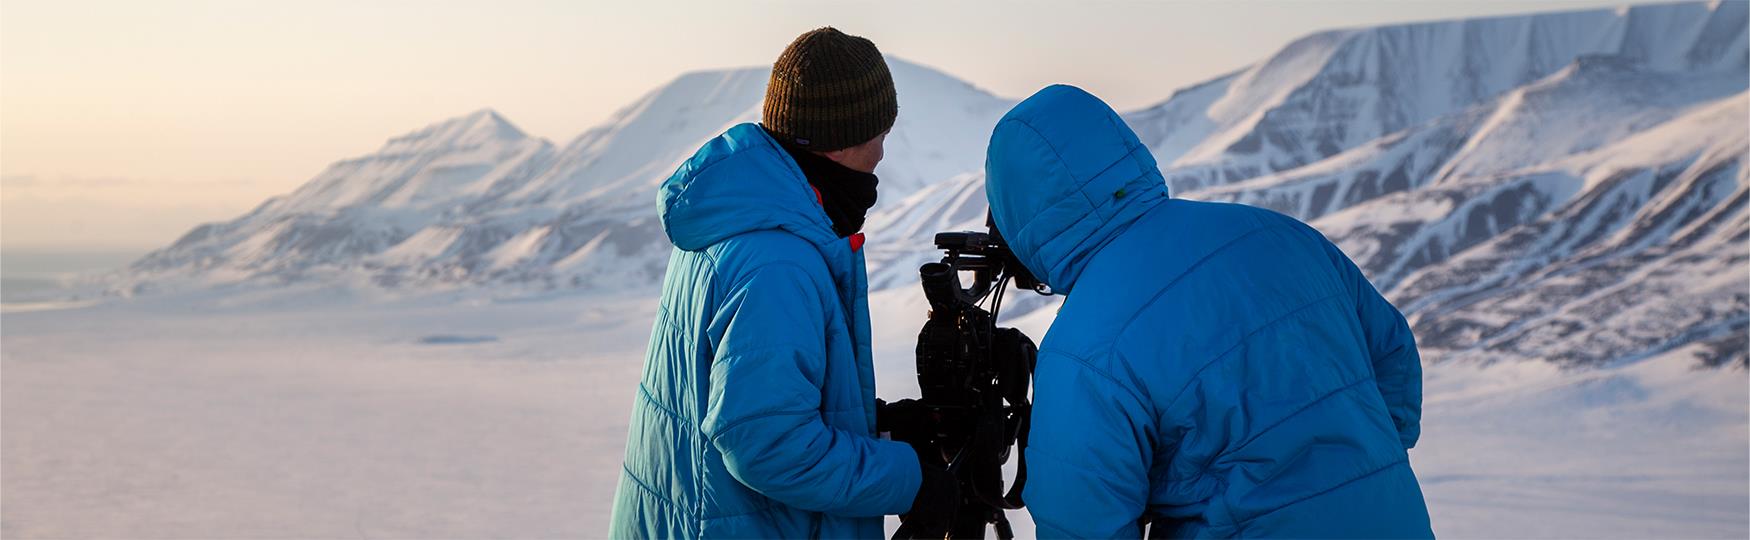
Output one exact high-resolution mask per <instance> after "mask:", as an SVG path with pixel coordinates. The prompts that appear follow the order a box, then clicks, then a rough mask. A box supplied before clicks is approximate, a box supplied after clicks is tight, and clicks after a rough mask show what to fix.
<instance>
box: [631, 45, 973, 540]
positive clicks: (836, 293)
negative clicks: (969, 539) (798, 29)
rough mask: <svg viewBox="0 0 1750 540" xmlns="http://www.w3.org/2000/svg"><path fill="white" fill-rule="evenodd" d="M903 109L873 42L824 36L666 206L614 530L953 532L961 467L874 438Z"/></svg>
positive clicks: (661, 202)
mask: <svg viewBox="0 0 1750 540" xmlns="http://www.w3.org/2000/svg"><path fill="white" fill-rule="evenodd" d="M897 114H898V101H897V97H896V94H895V90H894V86H893V79H892V75H891V74H890V73H889V72H888V69H887V64H886V62H885V60H883V58H882V57H881V53H880V51H879V50H877V49H876V48H875V45H874V44H873V43H871V42H869V40H866V39H863V38H860V37H855V36H849V35H846V34H844V33H841V32H839V31H838V30H834V29H832V28H821V29H818V30H814V31H811V32H808V33H805V34H803V35H802V36H800V37H798V38H797V39H796V40H795V41H794V42H793V43H791V44H790V46H789V47H788V48H786V49H785V51H784V53H783V54H782V55H781V56H780V57H779V59H778V61H777V62H776V63H775V64H774V65H773V68H772V75H771V81H770V83H769V85H768V87H767V93H766V100H765V103H764V111H763V114H762V118H761V123H760V124H751V123H749V124H741V125H737V126H734V127H731V128H729V130H728V131H726V132H724V133H723V134H722V135H720V136H718V137H716V138H714V139H712V140H711V141H709V142H707V143H705V145H704V147H703V148H700V149H699V151H698V152H697V153H696V154H695V155H694V156H693V157H692V158H691V159H689V160H687V161H686V162H685V163H684V164H682V165H681V166H680V168H679V169H678V170H676V171H675V172H674V174H673V175H672V176H671V177H670V178H669V179H668V180H667V181H665V182H663V183H662V186H661V188H660V189H659V193H658V211H659V216H660V219H661V221H662V226H663V230H664V231H666V233H667V234H668V238H669V240H670V241H671V242H672V243H673V244H674V246H675V249H674V252H673V255H672V256H671V257H670V258H669V263H668V270H667V275H666V276H665V278H664V281H663V292H662V300H661V307H660V309H659V310H658V311H657V315H656V317H657V320H656V322H655V325H654V328H653V329H652V331H651V337H650V344H649V348H648V350H647V352H646V356H645V359H644V375H643V378H642V380H641V381H640V384H639V388H638V393H637V397H636V398H635V401H636V402H635V403H634V405H633V410H632V419H631V425H630V428H629V433H628V435H627V441H626V454H625V461H624V465H623V470H622V473H621V476H620V483H619V487H618V490H617V492H616V494H615V497H614V508H613V517H612V518H611V522H610V524H609V531H608V534H609V535H610V536H612V537H614V538H878V537H880V536H881V535H882V516H884V515H887V514H901V513H904V514H905V518H904V519H905V520H906V523H907V524H908V526H912V527H916V528H917V530H921V531H932V530H946V526H947V525H946V519H947V517H946V516H944V515H943V512H944V511H946V512H951V509H952V508H953V506H954V504H953V503H954V502H955V501H957V500H958V498H959V494H958V488H957V484H956V483H955V481H954V477H953V475H952V474H950V473H948V472H947V471H946V470H945V469H942V468H941V467H939V466H938V463H925V461H926V460H924V459H923V458H921V457H920V454H918V453H916V452H915V451H914V450H913V449H912V448H911V447H909V446H907V445H906V444H904V443H901V442H894V441H888V440H881V439H879V438H877V437H876V433H875V427H876V400H875V376H874V365H873V363H872V359H871V357H870V348H869V308H868V292H867V289H868V283H867V277H866V275H865V273H864V266H863V254H862V253H861V249H860V248H861V247H862V246H861V244H862V238H863V237H862V235H861V234H860V233H858V232H857V230H858V229H860V228H862V225H863V220H864V214H865V212H866V211H867V210H868V209H869V207H870V206H872V205H874V203H875V197H876V183H877V179H876V177H875V175H874V170H875V166H876V164H877V163H879V162H880V161H881V158H882V145H883V142H884V139H885V137H886V133H887V131H888V130H889V129H890V128H891V127H892V126H893V123H894V120H895V118H896V116H897Z"/></svg>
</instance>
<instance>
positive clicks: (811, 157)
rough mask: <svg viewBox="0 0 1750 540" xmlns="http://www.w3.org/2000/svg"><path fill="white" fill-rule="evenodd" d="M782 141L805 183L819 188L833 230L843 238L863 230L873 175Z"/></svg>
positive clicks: (872, 200) (872, 196) (871, 202)
mask: <svg viewBox="0 0 1750 540" xmlns="http://www.w3.org/2000/svg"><path fill="white" fill-rule="evenodd" d="M781 141H782V139H780V142H779V144H780V145H781V146H783V147H784V150H785V151H786V152H789V153H790V157H791V159H794V160H796V166H797V167H800V168H801V169H802V176H805V177H807V178H808V185H811V186H814V189H815V190H818V191H819V192H820V203H821V206H823V207H825V208H826V217H827V218H829V219H832V230H833V233H835V234H838V235H839V237H841V238H842V237H846V236H850V235H853V234H857V231H860V230H863V220H864V219H865V218H867V217H868V213H869V208H870V207H872V206H875V195H876V194H875V184H876V183H877V182H878V181H879V180H878V179H877V178H875V175H874V174H873V173H866V172H862V171H857V170H852V169H851V168H849V167H845V166H844V165H840V164H839V163H838V162H836V161H833V160H832V159H830V158H827V157H826V156H822V155H820V154H816V153H814V152H810V151H807V150H803V149H801V148H796V147H793V146H791V145H789V144H784V143H783V142H781Z"/></svg>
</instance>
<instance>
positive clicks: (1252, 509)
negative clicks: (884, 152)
mask: <svg viewBox="0 0 1750 540" xmlns="http://www.w3.org/2000/svg"><path fill="white" fill-rule="evenodd" d="M985 168H986V191H987V194H988V197H989V199H990V207H991V211H992V217H993V218H994V220H995V224H996V227H997V230H998V231H1000V232H1001V233H1002V234H1003V236H1004V237H1005V238H1007V239H1008V241H1009V244H1010V247H1011V249H1013V250H1014V252H1015V255H1016V256H1017V257H1018V258H1019V259H1020V261H1021V262H1022V264H1023V265H1025V266H1026V267H1027V269H1028V270H1031V271H1032V273H1033V274H1034V275H1035V276H1037V277H1038V278H1039V279H1040V280H1041V281H1043V282H1044V283H1046V284H1047V285H1049V286H1050V287H1051V288H1052V289H1053V290H1054V291H1056V292H1058V293H1062V294H1066V295H1067V298H1066V299H1065V300H1064V303H1063V306H1062V309H1061V310H1060V311H1059V313H1058V315H1057V319H1056V321H1055V322H1054V323H1053V324H1052V326H1051V328H1050V330H1049V331H1048V332H1047V333H1046V335H1045V337H1044V340H1043V342H1042V343H1041V346H1040V351H1039V356H1038V368H1037V373H1036V376H1035V378H1034V381H1035V383H1034V408H1033V417H1032V421H1033V427H1032V433H1031V434H1030V436H1029V445H1028V447H1027V454H1026V455H1027V459H1028V474H1029V477H1028V482H1027V485H1026V488H1025V492H1024V499H1025V500H1026V503H1027V507H1028V509H1029V511H1030V512H1031V514H1032V516H1033V520H1034V522H1035V524H1036V525H1037V527H1038V529H1037V530H1038V534H1039V536H1040V537H1043V538H1055V537H1078V538H1136V537H1138V536H1139V535H1141V534H1143V530H1144V529H1143V527H1144V524H1145V523H1148V525H1147V526H1148V527H1152V528H1151V529H1149V531H1148V535H1149V536H1150V537H1180V538H1202V537H1241V536H1245V537H1295V538H1315V537H1351V538H1353V537H1387V538H1414V537H1430V536H1432V530H1431V527H1430V524H1429V519H1428V510H1427V506H1426V504H1425V503H1424V501H1423V498H1422V492H1421V488H1420V487H1419V486H1418V484H1417V482H1416V477H1415V474H1414V473H1413V472H1412V471H1411V469H1410V463H1409V457H1408V453H1407V450H1408V449H1409V448H1411V447H1412V446H1415V444H1416V438H1417V435H1418V430H1419V422H1420V414H1421V399H1422V397H1421V392H1422V383H1421V361H1420V358H1419V356H1418V355H1417V352H1416V344H1415V339H1414V337H1413V336H1412V335H1411V334H1410V328H1409V326H1408V325H1407V324H1406V323H1405V321H1404V317H1403V315H1401V314H1400V313H1399V312H1398V310H1397V309H1396V308H1394V307H1392V305H1391V304H1390V303H1388V302H1387V301H1386V300H1385V299H1384V298H1382V297H1381V296H1380V294H1379V292H1377V291H1376V290H1374V288H1373V286H1372V285H1371V284H1369V283H1368V281H1367V279H1366V278H1365V277H1363V276H1362V275H1361V272H1360V271H1359V270H1358V269H1357V268H1356V266H1355V265H1354V263H1352V262H1351V261H1350V260H1349V258H1348V257H1346V256H1345V255H1344V254H1343V253H1342V252H1341V251H1339V250H1338V249H1337V248H1336V247H1335V246H1334V245H1332V243H1331V242H1330V241H1328V240H1326V239H1325V237H1324V236H1323V235H1321V234H1320V233H1319V232H1318V231H1316V230H1314V229H1312V228H1311V227H1309V226H1307V225H1305V224H1303V223H1301V222H1299V221H1296V220H1294V219H1292V218H1289V217H1287V216H1283V215H1280V214H1277V213H1274V212H1271V211H1268V210H1263V209H1258V208H1252V207H1248V206H1243V205H1236V204H1220V203H1205V202H1194V201H1188V200H1181V199H1173V198H1170V197H1168V195H1167V188H1166V185H1165V182H1164V181H1163V179H1162V177H1161V173H1160V170H1159V168H1158V167H1157V166H1156V164H1155V161H1154V158H1153V156H1152V155H1151V154H1150V153H1149V150H1148V149H1147V148H1146V147H1144V146H1143V145H1142V143H1141V142H1140V141H1138V140H1137V137H1136V134H1135V133H1134V132H1133V131H1131V129H1130V128H1129V127H1128V126H1126V125H1125V123H1124V121H1123V120H1122V119H1121V118H1120V117H1119V116H1118V115H1117V114H1116V113H1114V112H1113V111H1112V109H1111V108H1110V107H1108V106H1107V105H1106V104H1105V103H1103V102H1101V101H1100V100H1099V99H1098V98H1095V97H1094V96H1092V95H1089V94H1088V93H1087V92H1084V91H1082V90H1081V89H1078V88H1075V87H1070V86H1061V85H1059V86H1051V87H1048V88H1045V89H1044V90H1041V91H1039V92H1038V93H1036V94H1034V95H1033V96H1032V97H1030V98H1028V99H1027V100H1025V101H1023V102H1022V103H1020V104H1019V105H1017V106H1016V107H1015V108H1014V110H1012V111H1010V112H1009V113H1008V114H1007V115H1006V116H1004V117H1003V119H1002V120H1001V121H1000V122H999V123H998V124H997V126H996V128H995V130H994V132H993V133H992V135H991V140H990V148H989V154H988V157H987V159H986V162H985Z"/></svg>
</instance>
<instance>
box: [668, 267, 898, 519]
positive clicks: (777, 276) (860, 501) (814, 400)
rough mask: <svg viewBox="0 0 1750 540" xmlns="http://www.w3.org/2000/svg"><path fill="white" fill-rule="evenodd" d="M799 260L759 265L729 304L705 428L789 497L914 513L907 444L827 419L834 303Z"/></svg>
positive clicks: (735, 465)
mask: <svg viewBox="0 0 1750 540" xmlns="http://www.w3.org/2000/svg"><path fill="white" fill-rule="evenodd" d="M817 283H818V282H817V280H816V279H815V278H814V277H812V276H811V275H810V274H809V272H808V271H807V270H805V269H803V268H801V267H799V266H795V265H790V264H777V265H771V266H767V267H765V268H762V269H759V270H756V271H755V272H754V273H753V274H752V276H751V277H749V278H748V279H746V280H745V281H744V282H742V283H741V284H740V285H738V286H736V288H735V290H733V291H731V292H730V294H729V296H728V299H727V300H726V301H725V302H724V304H723V307H722V309H721V310H720V312H719V314H718V318H720V319H724V320H727V321H728V323H727V325H726V327H725V328H726V330H725V331H724V333H723V335H722V338H721V341H720V342H719V344H718V346H717V349H716V351H715V354H714V355H713V360H712V364H711V379H710V380H711V382H710V384H711V387H710V390H709V400H710V401H709V406H708V407H707V410H706V416H705V419H704V423H703V425H702V428H703V430H704V432H705V435H706V437H708V438H709V440H710V441H711V444H713V445H714V446H715V447H716V448H717V450H718V451H720V452H722V454H723V462H724V464H725V465H726V466H727V468H728V471H729V474H730V475H731V476H734V477H735V479H736V480H738V481H740V482H741V483H742V484H744V485H746V486H748V487H749V488H752V489H753V490H755V491H758V492H760V493H761V494H763V495H765V496H767V497H771V498H772V499H774V500H776V501H778V502H781V503H784V504H785V505H788V506H791V507H795V508H799V509H803V510H808V511H815V512H825V513H829V514H835V515H843V516H880V515H884V514H897V513H900V512H904V511H905V510H907V509H908V508H910V506H911V502H912V499H913V497H914V496H915V495H916V494H917V489H918V484H919V482H920V481H921V478H920V475H919V470H918V460H917V456H916V454H915V453H913V452H912V450H911V449H910V448H909V447H907V446H906V445H905V444H902V443H897V442H892V441H883V440H879V439H876V438H874V437H871V436H869V435H868V434H863V433H852V432H847V431H844V430H840V429H835V428H833V427H831V426H828V425H826V423H825V422H823V421H822V418H821V415H822V410H821V407H822V405H821V403H822V400H821V384H822V381H823V377H824V370H825V369H826V345H825V341H826V339H825V337H823V336H825V335H826V331H827V330H826V316H827V314H826V308H827V307H828V306H830V304H828V303H826V302H825V301H824V299H823V296H822V294H823V293H822V290H821V287H820V285H818V284H817Z"/></svg>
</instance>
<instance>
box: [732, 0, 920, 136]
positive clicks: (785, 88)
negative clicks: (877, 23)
mask: <svg viewBox="0 0 1750 540" xmlns="http://www.w3.org/2000/svg"><path fill="white" fill-rule="evenodd" d="M763 109H764V110H763V112H764V115H763V116H762V118H761V119H760V123H761V124H762V125H763V126H764V127H765V128H766V130H768V131H771V132H772V133H773V134H775V135H777V136H779V137H781V138H784V139H785V141H784V142H786V143H789V144H794V145H796V146H798V147H801V148H805V149H808V150H813V151H817V152H828V151H832V150H839V149H843V148H849V147H852V146H856V145H859V144H863V143H865V142H868V141H869V140H870V139H874V138H875V136H876V135H880V134H881V133H882V132H885V131H887V130H888V128H891V127H893V120H894V119H895V118H896V117H898V116H899V97H898V95H897V94H896V93H895V92H894V90H893V75H892V74H891V73H889V72H888V71H887V61H886V60H883V59H882V58H881V51H880V50H879V49H876V48H875V43H873V42H871V41H869V40H867V39H863V38H860V37H857V36H853V35H849V34H846V33H844V32H840V31H838V30H837V29H835V28H832V27H830V26H828V27H825V28H819V29H815V30H810V31H809V32H808V33H805V34H802V35H801V36H798V37H797V38H796V41H792V42H790V46H789V47H785V48H784V54H781V55H779V56H778V61H777V62H776V63H774V64H772V80H771V82H769V83H767V84H766V101H765V104H764V107H763Z"/></svg>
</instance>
